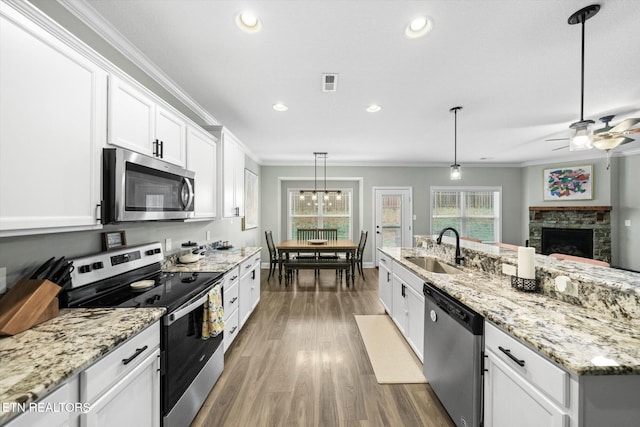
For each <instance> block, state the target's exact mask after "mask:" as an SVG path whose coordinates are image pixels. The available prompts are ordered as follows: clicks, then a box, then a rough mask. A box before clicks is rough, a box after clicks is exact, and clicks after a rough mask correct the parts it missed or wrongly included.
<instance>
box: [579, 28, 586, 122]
mask: <svg viewBox="0 0 640 427" xmlns="http://www.w3.org/2000/svg"><path fill="white" fill-rule="evenodd" d="M585 21H586V17H583V18H582V61H581V74H580V82H581V83H580V121H581V122H582V121H584V23H585Z"/></svg>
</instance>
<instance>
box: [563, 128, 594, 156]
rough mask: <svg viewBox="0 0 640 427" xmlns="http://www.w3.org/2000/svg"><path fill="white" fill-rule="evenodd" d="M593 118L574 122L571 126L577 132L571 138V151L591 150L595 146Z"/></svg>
mask: <svg viewBox="0 0 640 427" xmlns="http://www.w3.org/2000/svg"><path fill="white" fill-rule="evenodd" d="M593 123H594V121H593V120H583V121H580V122H576V123H573V124H572V125H571V126H570V127H571V129H574V130H575V133H574V134H573V135H572V136H571V139H569V150H570V151H581V150H590V149H592V148H593V127H592V126H591V125H592V124H593Z"/></svg>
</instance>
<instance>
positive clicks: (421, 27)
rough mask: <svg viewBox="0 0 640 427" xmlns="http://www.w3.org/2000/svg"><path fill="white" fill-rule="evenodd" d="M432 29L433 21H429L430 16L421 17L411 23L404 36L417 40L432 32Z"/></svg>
mask: <svg viewBox="0 0 640 427" xmlns="http://www.w3.org/2000/svg"><path fill="white" fill-rule="evenodd" d="M431 28H433V23H432V22H431V19H429V17H428V16H419V17H417V18H415V19H414V20H413V21H411V22H409V24H408V25H407V28H405V30H404V34H405V35H406V36H407V37H408V38H410V39H415V38H418V37H422V36H424V35H425V34H427V33H428V32H429V31H431Z"/></svg>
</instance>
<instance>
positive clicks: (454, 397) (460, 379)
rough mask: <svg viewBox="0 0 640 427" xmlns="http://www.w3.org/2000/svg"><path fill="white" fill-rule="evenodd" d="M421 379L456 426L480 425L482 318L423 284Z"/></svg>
mask: <svg viewBox="0 0 640 427" xmlns="http://www.w3.org/2000/svg"><path fill="white" fill-rule="evenodd" d="M423 293H424V296H425V301H424V310H425V315H424V322H425V325H424V353H423V355H424V364H423V372H424V376H425V378H426V379H427V381H428V382H429V384H430V385H431V388H433V391H434V392H435V393H436V395H437V396H438V398H439V399H440V402H442V405H443V406H444V407H445V409H446V410H447V412H448V413H449V416H451V419H452V420H453V422H455V423H456V425H457V426H462V427H479V426H481V425H482V346H483V342H482V341H483V337H482V335H483V329H484V328H483V317H482V316H481V315H479V314H478V313H476V312H475V311H473V310H471V309H470V308H469V307H467V306H465V305H464V304H462V303H460V302H459V301H457V300H456V299H454V298H452V297H451V296H450V295H448V294H446V293H445V292H442V291H441V290H439V289H438V288H436V287H435V286H433V284H431V283H429V282H425V284H424V286H423Z"/></svg>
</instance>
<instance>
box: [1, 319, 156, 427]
mask: <svg viewBox="0 0 640 427" xmlns="http://www.w3.org/2000/svg"><path fill="white" fill-rule="evenodd" d="M164 313H165V309H164V308H89V309H63V310H60V315H59V316H58V317H56V318H54V319H51V320H49V321H47V322H44V323H41V324H39V325H36V326H34V327H32V328H31V329H29V330H27V331H24V332H21V333H19V334H16V335H14V336H10V337H2V338H0V360H1V362H0V405H2V408H1V411H0V424H3V423H5V422H7V421H8V420H9V419H10V418H13V417H14V416H15V415H18V414H19V411H18V410H17V409H18V405H19V404H26V405H28V404H29V403H31V402H35V401H37V400H39V399H41V398H42V397H44V396H45V395H47V394H48V393H50V392H51V391H53V390H54V389H56V388H57V387H59V386H60V385H61V384H63V383H65V381H68V380H69V379H71V378H73V377H74V376H76V377H77V374H79V373H80V372H82V371H83V370H85V369H86V368H88V367H89V366H90V365H92V364H93V363H95V362H96V361H98V360H99V359H101V358H102V357H104V356H105V355H107V354H108V353H109V352H111V351H112V350H114V349H115V348H116V347H118V346H120V345H121V344H123V343H124V342H126V341H127V340H129V339H130V338H132V337H134V336H136V335H137V334H139V333H140V332H141V331H143V330H144V329H146V328H147V327H149V326H150V325H152V324H153V323H154V322H156V321H158V320H159V319H160V318H161V317H162V316H163V314H164ZM58 403H63V402H58Z"/></svg>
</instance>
